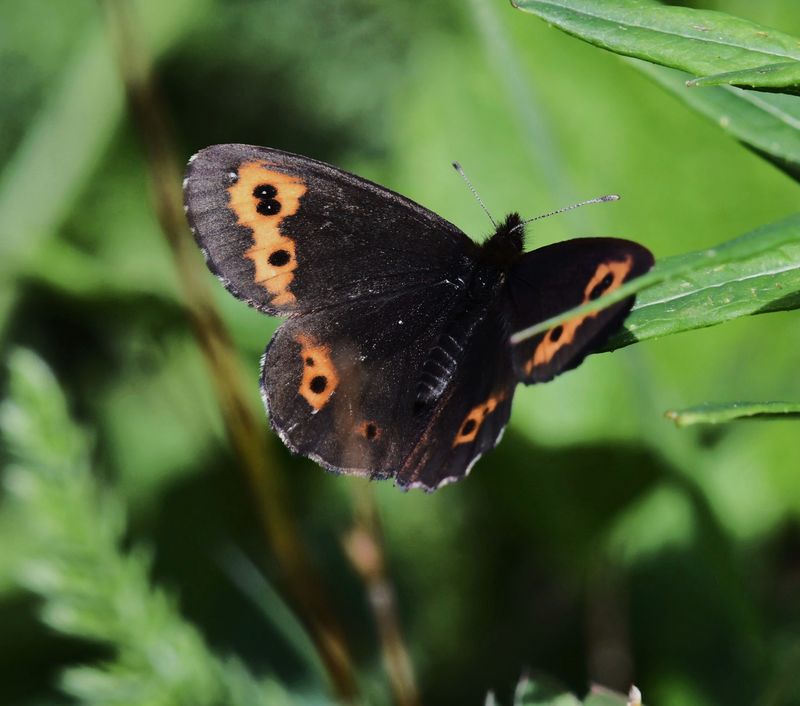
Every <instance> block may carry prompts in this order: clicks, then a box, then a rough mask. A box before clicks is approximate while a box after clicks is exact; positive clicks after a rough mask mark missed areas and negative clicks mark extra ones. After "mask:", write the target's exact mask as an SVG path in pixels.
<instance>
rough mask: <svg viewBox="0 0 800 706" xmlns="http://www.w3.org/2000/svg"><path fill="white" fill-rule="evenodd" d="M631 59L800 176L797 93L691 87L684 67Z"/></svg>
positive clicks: (776, 162) (633, 63) (724, 125)
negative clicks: (677, 67) (782, 93)
mask: <svg viewBox="0 0 800 706" xmlns="http://www.w3.org/2000/svg"><path fill="white" fill-rule="evenodd" d="M630 63H631V64H632V65H634V66H636V68H637V69H639V70H640V71H642V72H643V73H644V74H646V75H647V76H649V77H650V78H652V79H653V80H654V81H656V82H657V83H658V84H659V85H660V86H662V87H663V88H666V89H667V90H668V91H670V92H671V93H674V94H675V95H676V96H677V97H678V98H680V99H681V100H682V101H684V102H685V103H686V104H687V105H689V106H690V107H691V108H693V109H694V110H696V111H698V112H699V113H701V114H703V115H705V116H706V117H707V118H708V119H709V120H712V121H713V122H714V123H716V124H717V125H719V127H721V128H722V129H723V130H724V131H725V132H727V133H728V134H730V135H731V136H732V137H735V138H736V139H737V140H740V141H741V142H744V143H745V144H747V145H749V146H750V147H752V148H753V149H754V150H756V151H757V152H758V153H760V154H761V155H763V156H764V157H766V158H768V159H769V160H770V161H772V162H773V163H774V164H776V165H777V166H778V167H780V168H781V169H783V170H784V171H786V172H787V173H789V174H790V175H791V176H793V177H794V178H796V179H800V99H798V98H797V97H796V96H783V95H773V94H769V93H755V92H753V91H743V90H741V89H739V88H734V87H733V86H709V87H708V88H705V89H703V90H702V91H692V90H688V89H687V88H686V80H687V79H688V78H689V75H688V74H685V73H684V72H682V71H675V70H674V69H665V68H664V67H662V66H654V65H653V64H648V63H647V62H644V61H635V60H630Z"/></svg>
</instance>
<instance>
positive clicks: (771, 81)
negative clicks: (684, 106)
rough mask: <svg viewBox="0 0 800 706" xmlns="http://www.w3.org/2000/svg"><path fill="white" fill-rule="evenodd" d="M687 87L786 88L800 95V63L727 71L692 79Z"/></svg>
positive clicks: (792, 62) (793, 62) (783, 63)
mask: <svg viewBox="0 0 800 706" xmlns="http://www.w3.org/2000/svg"><path fill="white" fill-rule="evenodd" d="M686 85H687V86H688V87H689V88H695V87H703V86H723V85H727V86H741V87H743V88H761V89H780V88H785V89H786V92H787V93H794V94H800V62H797V61H788V62H781V63H780V64H767V65H766V66H759V67H757V68H755V69H743V70H741V71H726V72H724V73H721V74H712V75H711V76H703V77H702V78H695V79H692V80H691V81H687V82H686Z"/></svg>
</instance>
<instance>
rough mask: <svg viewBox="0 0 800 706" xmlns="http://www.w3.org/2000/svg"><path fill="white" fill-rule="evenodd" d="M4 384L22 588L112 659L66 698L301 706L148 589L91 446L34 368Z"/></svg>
mask: <svg viewBox="0 0 800 706" xmlns="http://www.w3.org/2000/svg"><path fill="white" fill-rule="evenodd" d="M9 387H10V395H9V397H8V399H7V400H6V401H5V402H4V403H3V404H2V407H0V429H1V430H2V436H3V439H4V442H5V444H6V446H7V448H8V450H9V452H10V455H11V458H12V459H13V461H12V465H10V466H9V467H8V468H7V469H6V470H5V474H4V478H3V479H4V482H5V486H6V489H7V491H8V497H9V502H10V503H12V504H13V505H14V506H15V510H16V514H17V516H18V517H19V518H20V522H21V523H22V526H21V527H20V528H19V529H20V531H24V532H26V533H29V534H30V535H31V536H32V537H33V542H32V546H33V550H32V555H31V556H30V558H29V560H28V561H27V562H26V564H25V566H24V567H22V569H21V580H22V581H23V583H24V584H25V585H26V586H27V587H28V588H30V589H31V590H33V591H35V592H36V593H38V594H39V595H40V596H41V597H42V598H43V601H44V602H43V610H42V614H43V619H44V621H45V622H46V623H47V624H48V625H50V626H51V627H52V628H54V629H55V630H58V631H60V632H62V633H65V634H67V635H71V636H75V637H78V638H83V639H88V640H92V641H97V642H100V643H103V644H106V645H108V646H109V647H111V648H112V650H113V654H114V657H113V658H112V659H110V660H109V661H106V662H104V663H102V664H96V665H88V666H80V667H74V668H71V669H68V670H67V671H66V672H65V673H64V675H63V677H62V686H63V688H64V690H65V691H66V692H67V693H68V694H70V695H72V696H73V697H76V698H77V699H79V700H80V702H82V703H84V704H104V705H105V706H108V705H110V704H120V705H122V704H125V706H173V705H175V706H177V705H179V704H180V705H186V706H189V705H191V706H223V705H225V706H258V705H259V704H264V706H267V705H268V706H281V705H283V704H286V705H288V704H294V703H298V701H296V700H295V699H293V698H292V697H291V696H290V695H289V693H288V692H287V691H286V690H285V689H284V688H283V687H281V686H280V685H279V684H278V683H277V682H276V681H275V680H273V679H265V680H259V679H256V678H254V677H253V676H252V675H251V674H250V673H249V672H248V670H247V669H246V668H245V667H244V666H243V665H242V664H241V663H240V662H238V661H237V660H235V659H220V658H219V657H217V656H215V655H214V654H212V652H211V651H210V650H209V648H208V646H207V645H206V643H205V641H204V640H203V638H202V636H201V635H200V633H199V632H198V631H197V630H196V629H195V628H194V627H193V626H192V625H190V624H188V623H187V622H186V621H185V620H184V619H183V618H182V617H181V616H180V614H179V611H178V609H177V607H176V605H175V602H174V601H173V600H171V599H170V598H169V597H168V596H167V595H166V594H165V593H164V592H163V591H161V590H158V589H156V588H154V587H153V586H151V583H150V579H149V577H148V576H149V566H150V561H149V557H148V555H147V552H145V551H141V550H135V551H131V552H130V553H123V552H122V551H121V549H120V543H121V539H122V536H123V532H124V530H125V511H124V508H123V506H122V504H121V503H120V501H119V499H118V498H117V497H116V496H115V494H114V493H113V492H112V491H110V490H109V489H107V488H103V487H101V485H100V484H99V483H98V481H97V479H96V478H95V476H94V475H93V473H92V469H91V441H90V439H89V438H88V436H87V434H86V433H85V432H84V431H83V430H82V429H80V428H79V427H78V426H77V425H76V424H75V423H74V422H73V421H72V420H71V418H70V415H69V412H68V408H67V403H66V400H65V398H64V395H63V394H62V392H61V389H60V388H59V386H58V384H57V383H56V381H55V379H54V377H53V375H52V374H51V372H50V370H49V368H48V367H47V366H46V365H45V364H44V363H43V362H42V361H41V359H39V358H38V357H37V356H35V355H34V354H33V353H31V352H29V351H24V350H19V351H16V352H15V353H13V354H12V356H11V358H10V381H9ZM314 701H318V699H314ZM302 702H303V703H308V702H309V701H308V699H303V701H302Z"/></svg>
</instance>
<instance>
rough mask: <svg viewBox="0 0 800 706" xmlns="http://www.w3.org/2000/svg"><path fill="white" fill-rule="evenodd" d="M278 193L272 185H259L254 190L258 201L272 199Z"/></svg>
mask: <svg viewBox="0 0 800 706" xmlns="http://www.w3.org/2000/svg"><path fill="white" fill-rule="evenodd" d="M277 193H278V190H277V189H276V188H275V187H274V186H273V185H272V184H259V185H258V186H257V187H256V188H255V189H253V196H255V197H256V198H257V199H271V198H273V197H274V196H275V195H276V194H277Z"/></svg>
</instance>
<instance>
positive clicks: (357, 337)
mask: <svg viewBox="0 0 800 706" xmlns="http://www.w3.org/2000/svg"><path fill="white" fill-rule="evenodd" d="M467 277H468V273H467V272H465V273H463V278H464V279H466V278H467ZM462 299H463V291H462V290H461V289H459V288H457V287H454V286H453V285H452V284H451V283H449V282H441V283H439V284H435V285H432V286H429V287H426V288H424V289H422V288H420V289H417V290H415V289H409V288H406V289H404V290H402V291H399V292H397V293H394V294H388V293H387V294H384V295H381V296H373V297H369V298H366V299H361V300H359V301H351V302H347V303H343V304H340V305H335V306H332V307H329V308H326V309H324V310H321V311H318V312H310V313H304V314H298V315H295V316H293V317H291V318H290V319H289V321H287V322H286V323H284V324H283V325H282V326H281V327H280V328H279V329H278V331H277V332H276V334H275V336H274V338H273V340H272V342H271V343H270V344H269V346H268V348H267V351H266V353H265V355H264V360H263V366H262V376H261V388H262V394H263V396H264V401H265V404H266V406H267V408H268V411H269V415H270V421H271V423H272V426H273V427H274V428H275V430H276V431H277V432H278V433H279V434H280V436H281V438H282V439H283V440H284V442H285V443H286V444H287V446H289V448H291V449H292V450H294V451H295V452H297V453H301V454H303V455H306V456H309V457H311V458H314V459H315V460H316V461H318V462H319V463H320V464H321V465H323V466H325V467H326V468H327V469H329V470H333V471H337V472H347V473H354V474H358V475H369V476H371V477H387V476H393V475H394V474H395V473H396V471H397V469H398V467H399V466H400V464H401V463H402V460H403V458H404V457H405V456H406V455H407V454H408V452H409V451H410V449H411V448H412V447H413V444H414V441H415V439H416V438H417V437H418V436H419V434H420V433H421V430H422V429H423V427H424V426H425V424H426V422H427V419H428V416H429V414H430V412H431V411H432V409H429V408H428V407H423V408H420V407H419V406H418V405H417V395H418V383H419V380H420V378H421V375H422V371H423V370H424V367H425V362H426V360H427V359H428V357H429V356H430V354H431V351H432V350H433V349H435V348H436V345H437V341H438V340H439V339H440V338H441V336H442V331H444V330H446V327H447V325H448V322H449V321H450V320H451V318H452V317H453V315H454V311H455V310H456V309H457V307H458V306H459V302H461V300H462Z"/></svg>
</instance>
